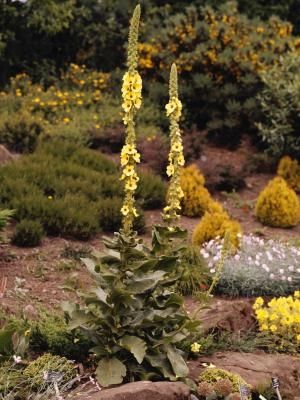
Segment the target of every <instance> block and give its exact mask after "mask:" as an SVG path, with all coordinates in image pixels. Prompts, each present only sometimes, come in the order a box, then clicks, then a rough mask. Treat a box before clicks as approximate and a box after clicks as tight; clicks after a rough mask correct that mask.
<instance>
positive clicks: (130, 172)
mask: <svg viewBox="0 0 300 400" xmlns="http://www.w3.org/2000/svg"><path fill="white" fill-rule="evenodd" d="M134 173H135V170H134V166H133V165H127V166H126V167H125V168H124V171H123V174H124V175H125V176H132V175H133V174H134Z"/></svg>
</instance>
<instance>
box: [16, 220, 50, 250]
mask: <svg viewBox="0 0 300 400" xmlns="http://www.w3.org/2000/svg"><path fill="white" fill-rule="evenodd" d="M43 236H44V229H43V226H42V224H41V223H40V222H39V221H30V220H26V219H23V220H21V221H20V222H19V223H18V224H17V225H16V228H15V232H14V234H13V237H12V242H13V243H14V244H16V245H17V246H22V247H34V246H38V245H39V244H40V243H41V240H42V237H43Z"/></svg>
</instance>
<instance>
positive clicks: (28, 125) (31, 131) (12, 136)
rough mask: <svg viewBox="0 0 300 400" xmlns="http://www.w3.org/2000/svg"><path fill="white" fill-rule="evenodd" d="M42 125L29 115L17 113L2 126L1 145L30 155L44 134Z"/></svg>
mask: <svg viewBox="0 0 300 400" xmlns="http://www.w3.org/2000/svg"><path fill="white" fill-rule="evenodd" d="M43 131H44V127H43V125H42V123H41V122H40V121H39V120H38V119H36V118H34V117H32V116H31V115H30V114H27V113H19V112H17V113H15V114H13V115H9V118H8V119H7V120H6V121H4V122H3V123H2V125H1V126H0V143H4V144H5V145H6V146H7V147H8V148H9V149H10V150H13V151H16V152H20V153H28V152H32V151H33V150H34V149H35V148H36V146H37V143H38V138H39V136H40V135H41V134H42V133H43Z"/></svg>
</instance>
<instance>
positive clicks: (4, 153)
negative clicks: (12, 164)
mask: <svg viewBox="0 0 300 400" xmlns="http://www.w3.org/2000/svg"><path fill="white" fill-rule="evenodd" d="M14 159H15V156H14V155H13V154H11V153H10V152H9V151H8V150H7V148H6V147H5V146H3V145H2V144H0V165H2V164H5V163H7V162H8V161H11V160H14Z"/></svg>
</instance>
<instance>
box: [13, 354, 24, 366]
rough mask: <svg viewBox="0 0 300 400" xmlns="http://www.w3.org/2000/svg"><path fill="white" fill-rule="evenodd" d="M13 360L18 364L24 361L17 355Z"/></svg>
mask: <svg viewBox="0 0 300 400" xmlns="http://www.w3.org/2000/svg"><path fill="white" fill-rule="evenodd" d="M13 360H14V362H15V363H16V364H20V362H21V361H22V357H20V356H16V355H15V354H14V355H13Z"/></svg>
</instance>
